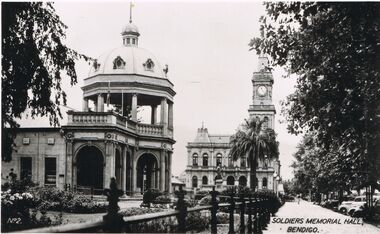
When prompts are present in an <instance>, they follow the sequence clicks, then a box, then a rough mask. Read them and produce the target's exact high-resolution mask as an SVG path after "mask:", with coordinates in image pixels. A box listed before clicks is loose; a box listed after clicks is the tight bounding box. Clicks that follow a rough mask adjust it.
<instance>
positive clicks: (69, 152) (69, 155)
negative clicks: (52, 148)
mask: <svg viewBox="0 0 380 234" xmlns="http://www.w3.org/2000/svg"><path fill="white" fill-rule="evenodd" d="M72 169H73V142H72V141H71V140H67V141H66V175H65V177H66V178H65V183H66V184H70V186H73V173H72V171H73V170H72Z"/></svg>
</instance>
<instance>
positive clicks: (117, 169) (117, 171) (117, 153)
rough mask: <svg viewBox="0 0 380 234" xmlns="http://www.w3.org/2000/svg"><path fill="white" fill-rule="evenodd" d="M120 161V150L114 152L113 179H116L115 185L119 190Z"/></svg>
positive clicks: (121, 166)
mask: <svg viewBox="0 0 380 234" xmlns="http://www.w3.org/2000/svg"><path fill="white" fill-rule="evenodd" d="M122 168H123V165H122V161H121V154H120V150H118V149H116V150H115V177H116V183H117V187H118V188H121V187H122V186H121V177H122Z"/></svg>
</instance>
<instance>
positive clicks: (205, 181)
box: [202, 176, 208, 185]
mask: <svg viewBox="0 0 380 234" xmlns="http://www.w3.org/2000/svg"><path fill="white" fill-rule="evenodd" d="M202 184H203V185H207V184H208V179H207V176H203V177H202Z"/></svg>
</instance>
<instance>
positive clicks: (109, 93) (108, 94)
mask: <svg viewBox="0 0 380 234" xmlns="http://www.w3.org/2000/svg"><path fill="white" fill-rule="evenodd" d="M110 99H111V90H110V82H109V81H108V93H107V107H108V106H109V105H110Z"/></svg>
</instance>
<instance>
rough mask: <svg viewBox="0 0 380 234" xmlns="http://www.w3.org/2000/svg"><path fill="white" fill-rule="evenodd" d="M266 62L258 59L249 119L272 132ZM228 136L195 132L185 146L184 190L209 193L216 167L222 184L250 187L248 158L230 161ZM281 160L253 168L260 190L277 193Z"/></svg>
mask: <svg viewBox="0 0 380 234" xmlns="http://www.w3.org/2000/svg"><path fill="white" fill-rule="evenodd" d="M267 67H268V59H267V58H266V57H259V63H258V67H257V69H256V71H255V72H254V73H253V77H252V86H253V103H252V105H250V106H249V109H248V113H249V118H258V119H260V120H265V123H264V128H272V129H274V127H275V126H274V123H275V114H276V109H275V107H274V105H273V103H272V90H273V89H272V88H273V82H274V81H273V75H272V73H271V72H270V71H269V70H268V69H267ZM230 137H231V136H230V135H223V136H219V135H211V134H209V133H208V130H207V128H203V127H202V128H200V129H198V133H197V136H196V138H195V140H194V141H192V142H189V143H188V144H187V153H188V154H187V158H188V164H187V168H186V175H187V177H186V187H187V188H188V189H196V190H197V189H198V190H199V189H206V190H209V189H211V188H212V186H214V185H215V178H216V176H217V174H218V168H220V169H219V170H220V171H221V176H222V180H223V185H224V186H228V185H249V184H250V181H249V180H250V177H249V172H250V165H249V164H248V160H247V156H246V157H241V158H240V159H238V160H237V161H233V160H232V159H231V157H230V156H229V151H230V145H229V142H230ZM280 167H281V165H280V161H279V160H278V159H271V160H270V159H269V158H265V159H263V160H259V162H258V166H257V169H256V172H257V174H256V177H257V183H256V184H257V186H258V189H259V190H262V189H269V190H273V191H275V192H277V188H278V184H279V183H280V180H281V176H280Z"/></svg>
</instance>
